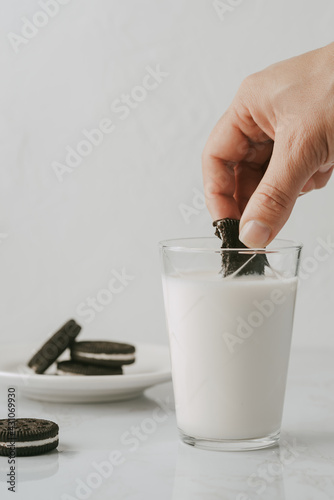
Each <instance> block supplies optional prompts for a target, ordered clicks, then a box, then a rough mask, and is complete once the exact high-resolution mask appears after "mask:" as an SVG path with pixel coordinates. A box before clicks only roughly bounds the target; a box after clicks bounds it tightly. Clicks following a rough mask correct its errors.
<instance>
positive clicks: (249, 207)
mask: <svg viewBox="0 0 334 500" xmlns="http://www.w3.org/2000/svg"><path fill="white" fill-rule="evenodd" d="M333 167H334V44H330V45H328V46H326V47H323V48H321V49H317V50H314V51H312V52H308V53H306V54H303V55H301V56H297V57H294V58H292V59H288V60H286V61H282V62H279V63H277V64H274V65H272V66H269V67H268V68H266V69H265V70H263V71H261V72H259V73H255V74H253V75H250V76H249V77H247V78H246V79H245V80H244V81H243V82H242V84H241V86H240V88H239V90H238V92H237V94H236V96H235V98H234V100H233V102H232V104H231V105H230V107H229V108H228V109H227V111H226V112H225V113H224V115H223V116H222V117H221V119H220V120H219V121H218V123H217V125H216V126H215V128H214V129H213V131H212V132H211V134H210V137H209V139H208V142H207V144H206V146H205V148H204V151H203V180H204V192H205V198H206V204H207V207H208V209H209V211H210V213H211V216H212V217H213V219H214V220H216V219H223V218H225V217H230V218H234V219H240V217H241V220H240V236H239V237H240V240H241V241H242V242H243V243H244V244H245V245H246V246H248V247H253V248H257V247H258V248H262V247H264V246H266V245H267V244H268V243H270V241H271V240H272V239H273V238H274V237H275V236H276V235H277V233H278V232H279V231H280V230H281V229H282V227H283V226H284V224H285V222H286V221H287V219H288V218H289V216H290V213H291V211H292V208H293V206H294V204H295V202H296V200H297V198H298V196H299V195H300V194H302V193H305V192H309V191H312V190H313V189H319V188H322V187H324V186H325V185H326V184H327V182H328V180H329V178H330V176H331V174H332V172H333Z"/></svg>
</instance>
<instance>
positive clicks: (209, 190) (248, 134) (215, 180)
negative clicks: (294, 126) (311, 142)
mask: <svg viewBox="0 0 334 500" xmlns="http://www.w3.org/2000/svg"><path fill="white" fill-rule="evenodd" d="M244 114H245V116H244V117H243V118H242V119H241V118H240V117H239V116H238V115H237V114H236V113H235V112H234V111H233V110H232V109H231V108H229V109H228V110H227V112H226V113H225V114H224V115H223V116H222V117H221V118H220V120H219V121H218V123H217V125H216V126H215V127H214V129H213V131H212V132H211V134H210V137H209V139H208V142H207V144H206V146H205V148H204V151H203V158H202V165H203V166H202V169H203V182H204V193H205V198H206V204H207V207H208V210H209V212H210V214H211V216H212V217H213V219H214V220H217V219H223V218H225V217H230V218H233V219H240V217H241V213H240V208H239V207H238V203H237V200H236V199H235V197H234V195H235V192H236V177H235V171H234V167H235V166H236V165H238V164H239V163H240V162H241V161H243V162H246V163H247V162H249V163H253V164H254V163H255V164H258V165H262V164H264V163H265V161H266V160H267V159H268V156H269V155H270V152H271V149H272V145H269V142H270V143H272V141H271V139H270V138H269V137H268V136H267V135H266V134H265V133H264V132H263V131H262V130H261V129H260V128H259V127H258V125H257V124H256V123H255V122H254V121H253V119H252V117H251V116H250V114H249V113H247V112H245V113H244ZM259 143H261V144H266V143H268V146H267V145H265V146H263V147H261V148H257V147H255V146H256V144H259ZM240 182H242V179H241V180H240Z"/></svg>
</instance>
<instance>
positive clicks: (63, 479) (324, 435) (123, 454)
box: [0, 350, 334, 500]
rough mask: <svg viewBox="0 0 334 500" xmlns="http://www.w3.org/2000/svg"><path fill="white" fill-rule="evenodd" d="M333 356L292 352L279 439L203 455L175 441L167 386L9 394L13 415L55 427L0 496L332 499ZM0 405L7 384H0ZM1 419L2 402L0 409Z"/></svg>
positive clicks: (1, 460) (20, 463)
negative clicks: (132, 395) (46, 444)
mask: <svg viewBox="0 0 334 500" xmlns="http://www.w3.org/2000/svg"><path fill="white" fill-rule="evenodd" d="M333 359H334V352H328V351H320V350H319V351H316V350H313V351H306V350H305V351H293V352H292V355H291V361H290V370H289V378H288V387H287V394H286V401H285V410H284V418H283V426H282V437H281V441H280V445H279V446H278V447H275V448H268V449H266V450H259V451H250V452H209V451H203V450H198V449H194V448H192V447H190V446H188V445H185V444H183V443H181V442H180V441H179V439H178V434H177V429H176V421H175V412H174V410H173V392H172V385H171V384H170V383H168V384H163V385H160V386H157V387H155V388H153V389H149V390H147V391H146V393H145V396H142V397H140V398H137V399H133V400H130V401H124V402H119V403H110V404H96V405H92V404H89V405H82V404H80V405H65V404H52V403H45V402H44V403H42V402H37V401H36V402H35V401H30V400H28V399H25V398H23V397H20V396H19V395H18V405H17V416H18V417H25V416H27V417H31V416H32V417H40V418H49V419H52V420H54V421H56V422H57V423H58V424H59V426H60V445H59V448H58V451H55V452H52V453H49V454H47V455H44V456H40V457H27V458H25V457H24V458H23V457H22V458H20V457H19V458H18V459H17V485H16V486H17V492H16V494H15V496H13V493H11V492H8V491H7V485H6V474H7V473H8V464H7V459H6V457H0V479H1V482H0V498H1V499H4V498H15V499H16V500H21V499H24V500H29V499H35V500H39V499H52V500H53V499H59V500H73V499H99V500H100V499H101V500H103V499H117V500H121V499H126V500H139V499H143V500H150V499H157V500H165V499H166V500H167V499H168V500H188V499H196V498H198V499H204V500H214V499H227V500H229V499H231V500H232V499H233V500H253V499H260V498H261V499H262V498H265V499H269V500H298V499H301V500H327V499H333V498H334V365H333ZM1 393H2V395H1V402H4V401H5V398H4V397H3V396H4V393H6V387H5V386H1ZM1 413H2V415H1V417H2V418H4V416H5V415H4V407H3V405H1Z"/></svg>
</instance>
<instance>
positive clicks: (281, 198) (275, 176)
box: [239, 139, 313, 248]
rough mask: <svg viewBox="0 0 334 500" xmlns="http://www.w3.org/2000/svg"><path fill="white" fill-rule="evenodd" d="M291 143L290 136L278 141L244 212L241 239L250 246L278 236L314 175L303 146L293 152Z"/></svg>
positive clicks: (241, 221)
mask: <svg viewBox="0 0 334 500" xmlns="http://www.w3.org/2000/svg"><path fill="white" fill-rule="evenodd" d="M288 144H290V145H291V139H290V140H287V141H283V140H277V141H275V145H274V150H273V154H272V157H271V160H270V163H269V165H268V168H267V170H266V172H265V174H264V176H263V178H262V180H261V182H260V183H259V185H258V187H257V189H256V190H255V191H254V193H253V195H252V196H251V198H250V199H249V201H248V203H247V206H246V208H245V210H244V212H243V214H242V217H241V220H240V235H239V239H240V240H241V241H242V242H243V243H244V244H245V245H246V246H247V247H250V248H263V247H264V246H266V245H267V244H268V243H270V242H271V240H273V239H274V238H275V236H276V235H277V233H278V232H279V231H280V230H281V229H282V227H283V226H284V224H285V222H286V221H287V220H288V218H289V216H290V214H291V211H292V209H293V206H294V204H295V202H296V200H297V198H298V195H299V194H300V192H301V190H302V188H303V186H304V185H305V184H306V182H307V180H308V179H309V178H310V177H311V176H312V174H313V168H312V167H313V166H312V165H310V164H308V165H306V164H305V157H306V158H307V155H306V154H305V150H304V149H303V147H302V146H299V149H298V151H292V149H293V148H291V147H288ZM294 144H298V142H297V141H295V142H294Z"/></svg>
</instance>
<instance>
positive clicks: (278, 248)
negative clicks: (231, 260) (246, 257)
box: [158, 236, 303, 254]
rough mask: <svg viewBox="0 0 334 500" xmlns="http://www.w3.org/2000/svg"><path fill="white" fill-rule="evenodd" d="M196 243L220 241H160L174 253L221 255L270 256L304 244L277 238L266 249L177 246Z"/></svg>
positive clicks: (299, 247) (204, 237)
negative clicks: (239, 253) (224, 253)
mask: <svg viewBox="0 0 334 500" xmlns="http://www.w3.org/2000/svg"><path fill="white" fill-rule="evenodd" d="M192 240H193V241H194V240H206V241H208V240H212V241H216V242H219V239H218V238H217V237H216V236H198V237H190V238H187V237H186V238H171V239H168V240H162V241H159V243H158V245H159V248H160V249H162V250H163V249H166V250H171V251H173V252H201V253H219V254H221V253H222V252H242V253H248V252H249V253H262V254H269V253H278V252H281V251H283V250H285V251H287V250H301V249H302V247H303V244H302V243H300V242H297V241H294V240H287V239H284V238H275V239H274V240H273V241H272V242H271V243H270V245H271V244H273V246H272V247H269V248H268V247H266V248H255V247H254V248H217V249H216V248H206V247H199V246H196V247H195V246H185V245H181V244H179V245H178V244H177V242H181V241H189V242H191V241H192ZM276 242H277V243H282V244H283V246H275V243H276Z"/></svg>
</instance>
